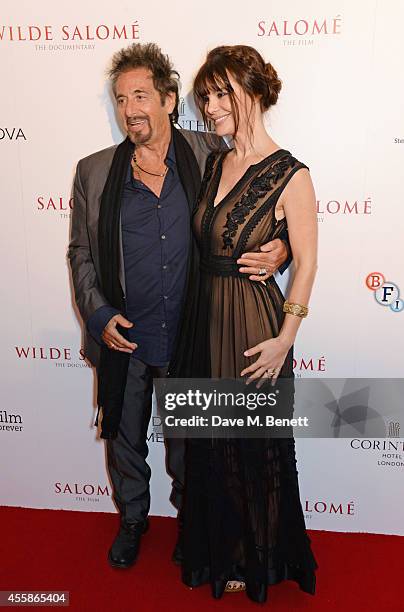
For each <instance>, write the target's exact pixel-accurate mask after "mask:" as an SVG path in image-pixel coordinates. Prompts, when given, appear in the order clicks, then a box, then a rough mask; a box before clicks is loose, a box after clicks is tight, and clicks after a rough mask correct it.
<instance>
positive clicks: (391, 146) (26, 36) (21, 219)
mask: <svg viewBox="0 0 404 612" xmlns="http://www.w3.org/2000/svg"><path fill="white" fill-rule="evenodd" d="M245 7H246V5H245V3H243V2H241V1H240V2H239V9H238V10H236V8H235V4H234V1H233V0H231V1H230V0H223V1H222V2H221V3H216V5H215V7H214V10H211V9H210V7H203V6H202V5H201V3H200V2H193V1H192V0H188V1H187V2H186V1H185V0H182V1H180V0H172V1H171V2H170V3H162V2H160V3H157V2H155V1H153V0H151V1H150V2H148V3H142V4H140V5H138V8H137V7H136V3H129V2H126V1H124V0H116V1H115V2H113V3H111V2H109V1H108V2H107V1H106V0H97V2H95V1H94V0H91V1H88V2H86V3H84V2H78V1H77V0H71V1H70V2H69V3H68V4H66V3H65V4H64V5H63V6H62V5H60V4H58V3H54V2H51V1H50V0H41V1H38V2H35V3H32V2H28V1H27V0H21V1H20V2H19V3H17V4H15V5H14V6H11V3H8V7H4V6H3V7H2V15H1V18H0V19H1V23H0V53H1V62H0V76H1V83H2V95H1V112H0V154H1V165H2V170H3V173H2V180H1V187H0V188H1V196H2V210H3V222H2V224H1V242H0V245H1V246H0V248H1V261H2V264H3V272H2V278H3V282H2V286H3V292H2V306H3V315H2V318H1V321H2V330H1V337H2V342H1V348H0V351H1V358H2V367H1V372H2V383H1V389H2V392H3V393H2V401H1V404H0V441H1V442H0V443H1V447H0V461H1V466H2V470H1V471H2V479H1V491H0V504H3V505H11V506H27V507H35V508H65V509H71V510H81V511H88V510H98V511H106V512H110V511H114V507H113V504H112V501H111V495H110V494H111V488H110V484H109V482H108V479H107V476H106V472H105V466H104V447H103V443H102V442H101V441H99V440H96V435H95V430H94V428H92V422H93V419H94V401H93V397H94V376H93V372H92V370H91V368H89V367H88V366H87V365H86V363H85V362H84V361H83V360H82V358H81V355H80V346H81V344H80V341H81V334H80V323H79V320H78V318H77V315H76V313H75V310H74V308H73V306H72V296H71V287H70V280H69V270H68V266H67V262H66V248H67V244H68V236H69V217H70V212H69V211H70V207H71V206H73V205H74V203H73V202H71V200H70V193H71V184H72V178H73V175H74V170H75V165H76V163H77V161H78V160H79V159H80V158H82V157H84V156H86V155H88V154H90V153H92V152H94V151H97V150H99V149H102V148H104V147H107V146H109V145H111V144H112V143H118V142H120V141H121V140H122V134H121V133H120V132H119V128H118V126H117V123H116V119H115V113H114V107H113V103H112V101H111V98H110V95H109V93H108V88H107V87H106V79H105V70H106V68H107V67H108V64H109V61H110V58H111V56H112V54H113V53H114V52H115V51H116V50H118V49H120V48H121V47H122V46H126V45H128V44H131V43H132V42H136V41H139V42H149V41H154V42H157V43H158V44H159V45H160V46H161V47H162V49H163V50H164V51H165V52H166V53H168V54H169V55H170V57H171V58H172V60H173V61H174V64H175V67H176V68H177V69H178V70H179V72H180V73H181V76H182V97H183V103H182V105H181V117H180V123H181V124H182V125H183V126H185V127H192V128H193V129H197V128H201V126H200V124H198V123H197V121H196V117H195V115H194V113H193V110H192V103H191V95H190V92H191V84H192V78H193V75H194V74H195V72H196V70H197V68H198V67H199V65H200V64H201V62H202V61H203V60H204V57H205V54H206V52H207V51H208V50H209V49H210V48H212V47H213V46H216V45H218V44H224V43H225V44H236V43H244V44H250V45H253V46H255V47H256V48H257V49H258V50H259V51H261V52H262V53H263V55H264V56H265V58H266V59H267V60H269V61H271V62H272V63H273V64H274V66H275V67H276V69H277V70H278V73H279V75H280V77H281V79H282V81H283V89H282V92H281V96H280V100H279V103H278V105H277V106H276V107H275V108H274V109H273V111H272V112H271V114H270V116H268V128H269V130H270V131H271V134H272V135H273V137H274V138H275V140H276V141H277V142H278V143H279V144H280V145H281V146H282V147H284V148H287V149H289V150H290V151H292V152H293V153H294V155H295V156H296V157H298V158H299V159H300V160H301V161H303V162H305V163H306V164H307V165H308V166H309V167H310V169H311V174H312V178H313V181H314V184H315V187H316V192H317V198H318V223H319V230H320V253H319V262H320V263H319V270H318V276H317V280H316V286H315V290H314V294H313V298H312V303H311V314H310V316H309V317H308V319H307V320H305V321H304V324H303V325H302V328H301V333H300V335H299V338H298V343H297V345H296V368H295V372H296V375H297V376H316V377H350V376H352V377H401V376H402V372H403V357H402V355H403V346H404V342H403V340H404V338H403V336H404V331H403V330H404V326H403V321H404V314H403V312H393V310H392V309H391V308H389V307H388V306H387V307H386V306H384V307H382V306H381V305H380V304H378V302H377V301H376V299H375V294H374V292H373V291H371V290H369V289H368V288H367V287H366V284H365V279H366V277H367V276H368V274H369V273H372V272H379V273H382V274H383V275H384V277H385V279H386V280H387V281H391V282H394V283H395V284H396V285H397V286H398V287H401V288H403V291H404V278H403V268H402V259H401V248H400V244H401V240H402V237H403V226H404V212H403V196H402V189H401V188H400V187H401V186H399V181H400V180H401V177H402V168H403V161H404V160H403V152H404V128H403V121H402V118H403V110H404V84H403V79H402V57H403V56H404V40H403V37H402V23H403V22H404V6H403V4H402V2H400V0H390V1H389V0H387V1H386V2H384V3H380V2H377V0H368V1H367V2H364V0H361V1H358V2H355V3H353V2H348V1H345V0H329V1H328V2H326V3H324V2H320V0H306V1H305V2H300V1H298V0H291V1H290V2H288V3H285V2H282V1H281V0H274V1H273V2H271V3H270V4H268V2H265V1H264V0H253V1H252V2H249V3H248V8H245ZM396 308H398V309H399V308H401V302H399V301H398V302H397V306H396ZM393 433H394V435H395V436H397V437H390V438H388V439H387V440H386V442H387V444H386V449H387V450H385V451H383V450H379V448H380V449H381V448H383V447H382V444H381V443H382V442H383V440H381V441H372V440H371V441H369V440H362V441H355V440H350V439H346V440H297V453H298V468H299V477H300V488H301V497H302V503H303V507H304V511H305V516H306V520H307V526H308V527H309V528H314V529H327V530H335V531H367V532H376V533H395V534H404V525H403V522H402V511H401V508H402V506H403V502H404V493H403V487H402V478H403V466H404V448H403V444H404V442H403V439H402V438H401V437H399V436H400V433H401V435H402V431H401V432H400V431H399V430H398V431H397V430H396V431H395V432H393ZM149 434H150V463H151V466H152V471H153V476H152V513H153V514H160V515H173V514H174V509H173V508H172V507H171V505H170V504H169V502H168V495H169V480H168V478H167V476H166V474H165V469H164V444H163V443H162V438H161V435H159V433H158V429H157V428H153V424H151V427H150V431H149ZM375 442H380V445H379V448H378V447H377V444H375Z"/></svg>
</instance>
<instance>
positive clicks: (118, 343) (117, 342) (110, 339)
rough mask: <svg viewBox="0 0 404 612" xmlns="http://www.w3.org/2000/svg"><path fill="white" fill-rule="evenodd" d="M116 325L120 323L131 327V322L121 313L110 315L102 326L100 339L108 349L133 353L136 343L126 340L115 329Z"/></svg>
mask: <svg viewBox="0 0 404 612" xmlns="http://www.w3.org/2000/svg"><path fill="white" fill-rule="evenodd" d="M117 325H122V327H126V328H127V329H129V328H130V327H133V323H131V322H130V321H128V320H127V319H125V317H123V316H122V315H120V314H117V315H115V316H114V317H112V319H110V320H109V321H108V323H107V324H106V326H105V327H104V331H103V332H102V336H101V337H102V339H103V340H104V342H105V344H106V345H107V346H108V348H110V349H113V350H115V351H121V352H122V353H133V351H134V350H135V349H136V348H137V344H135V343H134V342H129V341H128V340H126V339H125V338H124V337H123V336H122V335H121V334H120V333H119V331H118V330H117V329H116V326H117Z"/></svg>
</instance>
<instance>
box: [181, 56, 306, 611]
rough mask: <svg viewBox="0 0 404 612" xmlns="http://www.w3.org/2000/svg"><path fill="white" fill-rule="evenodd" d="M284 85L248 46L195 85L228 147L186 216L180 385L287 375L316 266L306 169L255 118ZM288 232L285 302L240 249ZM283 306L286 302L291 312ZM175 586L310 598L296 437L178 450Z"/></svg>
mask: <svg viewBox="0 0 404 612" xmlns="http://www.w3.org/2000/svg"><path fill="white" fill-rule="evenodd" d="M280 88H281V82H280V81H279V79H278V77H277V74H276V72H275V70H274V68H273V67H272V66H271V64H265V62H264V60H263V59H262V57H261V55H260V54H259V53H258V52H257V51H255V50H254V49H252V48H251V47H247V46H242V45H238V46H231V47H230V46H229V47H218V48H216V49H214V50H213V51H211V52H210V53H209V54H208V56H207V59H206V62H205V64H204V65H203V66H202V67H201V68H200V70H199V72H198V75H197V77H196V79H195V83H194V95H195V100H196V103H197V105H198V106H199V108H200V110H201V112H202V114H203V116H204V119H205V120H207V119H209V120H211V121H213V122H214V124H215V130H216V133H217V134H218V135H220V136H224V135H230V136H232V137H233V142H234V148H232V149H230V150H229V151H224V152H217V153H212V154H211V155H210V156H209V158H208V160H207V163H206V169H205V174H204V179H203V182H202V188H201V193H200V197H199V203H198V206H197V209H196V211H195V214H194V217H193V231H194V235H195V238H196V241H197V244H198V251H199V254H198V257H199V265H198V266H195V261H194V262H193V268H194V269H195V268H197V269H196V271H195V273H194V275H193V278H192V282H191V283H190V289H189V294H188V295H187V297H186V305H187V308H186V315H185V317H184V321H183V324H182V330H181V333H180V340H179V343H178V350H177V353H176V357H175V359H174V362H173V363H172V365H171V366H170V372H171V375H174V376H177V377H213V378H216V377H222V378H239V377H240V376H248V377H249V378H250V379H251V380H254V382H255V383H257V382H258V383H259V382H263V379H266V378H273V379H274V380H275V379H276V378H277V377H278V376H281V377H289V378H290V377H293V367H292V360H293V342H294V339H295V336H296V333H297V330H298V327H299V324H300V322H301V319H302V317H303V316H305V315H306V314H307V308H306V307H307V304H308V301H309V297H310V293H311V289H312V285H313V282H314V276H315V270H316V251H317V223H316V208H315V196H314V190H313V187H312V183H311V179H310V175H309V172H308V169H307V167H306V166H305V165H304V164H302V163H301V162H299V161H298V160H297V159H295V158H294V157H293V155H292V154H291V153H290V152H289V151H286V150H284V149H282V148H280V147H279V146H278V145H277V144H276V143H275V142H274V141H273V140H272V138H271V137H270V136H269V135H268V133H267V131H266V129H265V127H264V118H263V113H264V112H265V111H267V110H268V108H269V107H270V106H272V105H274V104H275V102H276V100H277V97H278V93H279V91H280ZM285 229H287V230H288V235H289V240H290V245H291V249H292V253H293V257H294V262H295V275H294V280H293V283H292V287H291V290H290V294H289V296H288V300H289V302H290V303H292V304H295V307H294V309H292V310H294V311H295V312H296V313H297V314H293V313H291V314H285V312H284V304H285V298H284V296H283V295H282V292H281V291H280V289H279V287H278V285H277V284H276V282H275V280H274V279H273V277H271V278H270V279H269V280H268V281H267V282H265V283H260V282H254V281H250V280H249V279H248V278H246V277H245V276H243V275H242V274H240V273H239V272H238V265H237V264H236V261H237V259H238V258H239V257H240V254H241V253H243V252H244V251H257V250H259V247H260V245H261V244H263V243H265V242H268V241H269V240H273V239H275V238H277V237H278V236H280V235H284V234H285ZM286 308H287V306H286ZM181 522H182V524H183V528H182V529H181V532H180V534H181V548H182V554H183V562H182V578H183V581H184V582H185V584H187V585H188V586H198V585H200V584H205V583H210V584H211V588H212V594H213V596H214V597H216V598H217V597H221V595H222V594H223V592H224V591H225V590H226V591H231V590H246V591H247V595H248V596H249V597H250V599H252V600H254V601H257V602H263V601H265V600H266V597H267V587H268V585H271V584H275V583H277V582H279V581H281V580H284V579H291V580H295V581H296V582H297V583H298V584H299V586H300V588H301V589H302V590H303V591H306V592H308V593H311V594H314V592H315V570H316V568H317V563H316V561H315V558H314V555H313V553H312V551H311V548H310V539H309V538H308V535H307V533H306V530H305V524H304V517H303V512H302V507H301V503H300V498H299V486H298V478H297V470H296V457H295V446H294V439H293V438H285V439H279V438H273V439H271V438H266V439H252V440H244V439H243V440H240V439H235V438H231V439H208V440H206V439H199V440H197V439H193V440H188V444H187V455H186V492H185V501H184V506H183V509H182V516H181Z"/></svg>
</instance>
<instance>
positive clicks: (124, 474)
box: [106, 359, 184, 522]
mask: <svg viewBox="0 0 404 612" xmlns="http://www.w3.org/2000/svg"><path fill="white" fill-rule="evenodd" d="M166 374H167V367H156V366H149V365H146V364H145V363H143V362H142V361H140V360H138V359H131V360H130V362H129V370H128V378H127V383H126V389H125V396H124V403H123V407H122V419H121V423H120V427H119V431H118V436H117V437H116V438H115V439H114V440H107V443H106V445H107V463H108V470H109V474H110V477H111V481H112V487H113V498H114V501H115V503H116V505H117V507H118V509H119V511H120V513H121V517H122V518H123V519H125V520H126V521H128V522H136V521H141V520H143V519H145V518H146V516H147V515H148V512H149V509H150V488H149V482H150V476H151V470H150V467H149V465H148V464H147V462H146V458H147V455H148V453H149V450H148V448H147V429H148V426H149V422H150V417H151V412H152V394H153V378H162V377H164V376H166ZM166 467H167V471H168V472H169V474H170V475H171V476H172V478H173V489H172V493H171V496H170V500H171V502H172V503H173V505H174V506H175V507H176V508H177V509H178V510H179V508H180V506H181V501H182V491H183V483H184V440H180V439H167V440H166Z"/></svg>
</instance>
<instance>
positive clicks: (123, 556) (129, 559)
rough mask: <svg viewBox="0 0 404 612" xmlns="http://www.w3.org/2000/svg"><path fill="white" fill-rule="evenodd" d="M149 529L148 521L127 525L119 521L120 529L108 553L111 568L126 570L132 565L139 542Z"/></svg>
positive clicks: (123, 521)
mask: <svg viewBox="0 0 404 612" xmlns="http://www.w3.org/2000/svg"><path fill="white" fill-rule="evenodd" d="M148 528H149V521H148V520H147V519H145V520H144V521H138V522H136V523H127V522H126V521H125V520H121V527H120V529H119V532H118V535H117V536H116V538H115V540H114V542H113V544H112V546H111V548H110V551H109V553H108V561H109V564H110V565H112V567H120V568H127V567H130V566H131V565H133V564H134V563H135V561H136V559H137V556H138V554H139V547H140V540H141V537H142V535H143V534H144V533H146V531H147V530H148Z"/></svg>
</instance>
